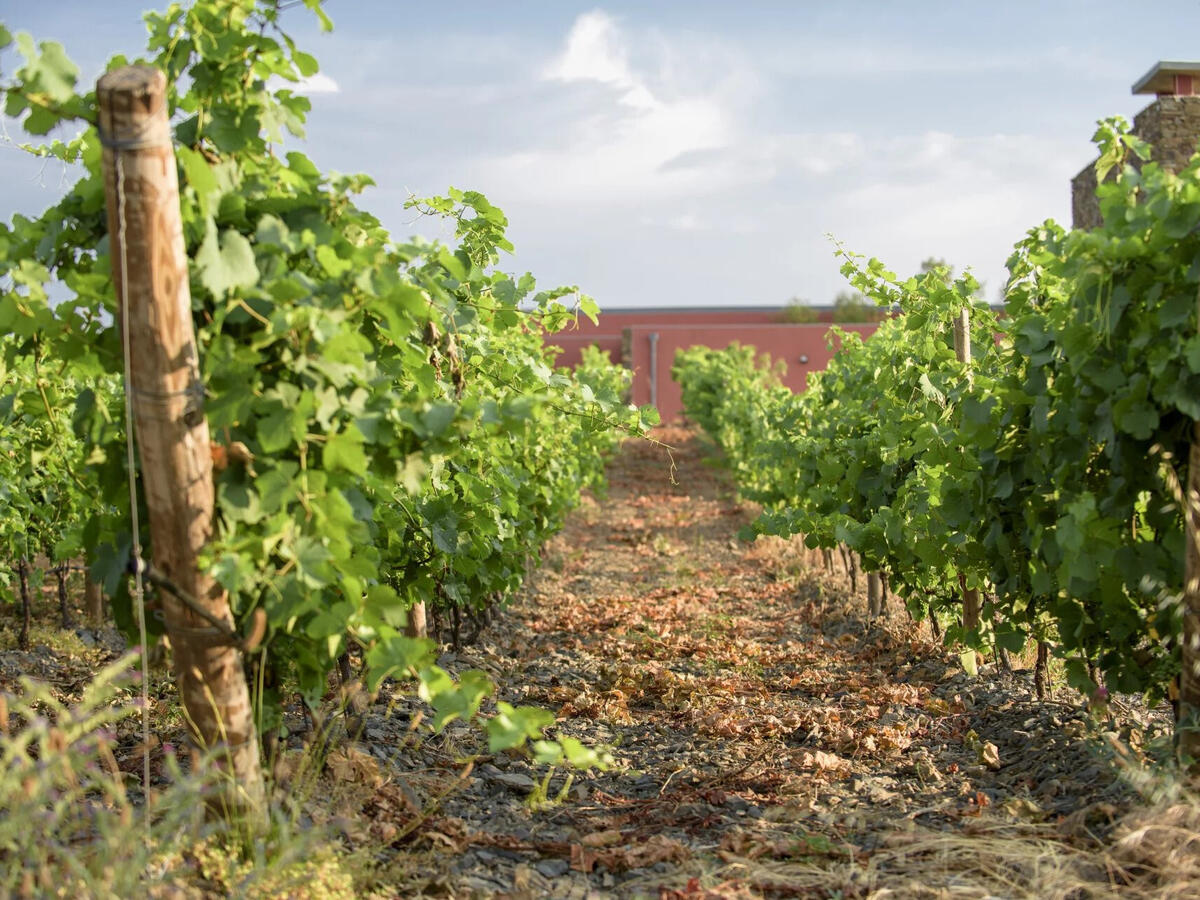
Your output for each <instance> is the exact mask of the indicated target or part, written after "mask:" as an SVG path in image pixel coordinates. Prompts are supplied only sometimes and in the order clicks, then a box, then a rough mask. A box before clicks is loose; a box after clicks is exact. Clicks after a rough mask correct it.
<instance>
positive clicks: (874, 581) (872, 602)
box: [867, 572, 883, 619]
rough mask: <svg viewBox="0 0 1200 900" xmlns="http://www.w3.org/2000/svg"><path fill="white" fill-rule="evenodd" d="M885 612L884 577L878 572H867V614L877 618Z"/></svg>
mask: <svg viewBox="0 0 1200 900" xmlns="http://www.w3.org/2000/svg"><path fill="white" fill-rule="evenodd" d="M882 613H883V579H882V578H880V577H879V573H878V572H868V573H867V616H868V617H870V618H872V619H875V618H878V617H879V616H880V615H881V614H882Z"/></svg>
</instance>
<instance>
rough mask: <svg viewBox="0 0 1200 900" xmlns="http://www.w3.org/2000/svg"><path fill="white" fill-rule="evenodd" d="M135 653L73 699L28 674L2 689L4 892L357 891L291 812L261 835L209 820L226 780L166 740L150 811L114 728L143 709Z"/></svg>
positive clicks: (334, 852)
mask: <svg viewBox="0 0 1200 900" xmlns="http://www.w3.org/2000/svg"><path fill="white" fill-rule="evenodd" d="M133 660H134V657H133V656H132V655H127V656H126V657H124V658H123V659H121V660H119V661H118V662H117V663H114V664H112V665H110V666H108V667H106V668H104V669H102V670H100V671H99V672H97V673H96V674H95V677H94V678H93V679H92V680H91V681H90V682H89V683H88V684H87V686H86V687H85V688H84V689H83V692H82V696H81V697H80V699H79V700H78V701H76V702H72V703H66V702H63V701H62V700H60V699H59V698H58V697H56V695H55V693H54V692H53V691H52V690H51V688H50V687H49V686H48V685H46V684H44V683H40V682H37V681H34V680H32V679H23V680H22V690H21V692H20V693H19V694H17V695H15V696H14V695H4V694H0V897H50V896H57V897H98V898H108V897H113V898H118V897H134V896H147V897H172V898H175V897H179V898H183V897H224V896H239V897H296V898H303V897H313V898H316V897H321V898H351V897H354V896H356V893H355V891H354V882H353V879H352V878H351V876H350V874H349V872H348V871H347V869H346V866H345V865H344V862H345V861H344V860H343V859H342V858H341V854H340V852H339V848H338V845H336V844H331V843H329V840H328V835H327V834H326V833H324V832H322V831H321V830H319V829H310V830H307V831H305V830H301V829H300V828H298V827H297V822H296V820H295V819H294V818H292V817H289V816H287V815H284V814H276V815H274V817H273V819H272V822H271V826H270V828H269V830H268V831H266V832H259V833H254V834H250V833H247V832H245V831H243V830H242V829H240V828H239V827H237V825H236V824H231V823H226V822H211V821H210V822H206V821H204V820H203V818H202V810H203V809H204V806H205V804H204V798H206V797H209V796H212V795H213V793H214V792H215V791H220V790H222V786H221V785H218V784H213V783H212V782H211V780H210V781H208V782H205V781H204V780H202V779H200V778H199V777H197V776H195V775H193V774H190V773H189V772H187V771H186V770H185V768H184V767H183V766H181V765H180V764H178V763H177V762H176V760H175V758H174V756H173V755H172V754H171V753H170V752H166V753H163V752H162V751H163V749H164V748H162V747H159V748H156V749H157V751H158V756H159V760H158V762H159V765H160V766H161V769H162V772H163V774H165V775H167V776H168V777H169V780H168V781H166V782H165V784H164V786H163V787H162V789H161V790H156V791H155V792H154V795H153V798H152V803H151V807H150V815H147V814H146V806H145V804H144V802H143V800H142V797H141V789H140V765H139V764H137V761H138V760H140V751H138V752H137V753H135V754H134V756H135V759H134V760H133V763H134V764H133V765H131V764H130V759H128V758H126V754H124V753H123V752H122V749H121V745H120V741H119V739H118V737H117V732H118V731H119V730H128V728H127V726H126V723H127V721H128V720H129V719H131V718H133V717H135V715H136V710H135V708H134V706H133V704H132V692H131V691H130V689H129V672H130V668H131V664H132V663H133ZM203 768H204V770H205V771H208V772H213V771H214V770H215V767H211V766H206V767H203ZM131 770H132V771H131ZM212 777H213V776H211V775H210V776H209V778H210V779H211V778H212Z"/></svg>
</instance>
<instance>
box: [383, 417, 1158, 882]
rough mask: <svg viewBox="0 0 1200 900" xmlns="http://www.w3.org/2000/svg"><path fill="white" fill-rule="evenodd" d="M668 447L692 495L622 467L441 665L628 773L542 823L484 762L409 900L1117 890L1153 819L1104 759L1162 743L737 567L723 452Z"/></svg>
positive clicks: (659, 475) (518, 773) (898, 616)
mask: <svg viewBox="0 0 1200 900" xmlns="http://www.w3.org/2000/svg"><path fill="white" fill-rule="evenodd" d="M660 436H661V438H662V439H663V440H664V441H667V442H669V443H671V444H673V445H675V446H676V447H678V448H679V449H678V451H677V452H676V454H675V464H676V466H677V470H676V472H675V483H674V484H672V483H671V480H670V474H671V467H670V463H669V462H668V460H667V459H666V457H665V455H664V454H663V453H662V452H661V451H660V450H656V449H655V448H653V447H651V446H650V445H648V444H646V443H630V444H627V445H626V447H625V449H624V451H623V452H622V453H621V454H620V456H619V457H618V458H617V459H616V460H615V461H614V464H613V466H612V470H611V488H610V491H609V494H608V496H607V497H606V498H603V499H600V500H596V501H592V500H589V501H588V502H587V503H586V504H585V505H584V507H583V508H582V509H581V510H579V511H578V512H577V514H576V515H575V516H573V518H572V519H571V522H570V523H569V525H568V527H567V528H566V530H565V531H564V532H563V533H562V535H560V537H559V538H557V539H556V541H555V542H554V543H553V545H552V546H551V548H550V550H549V553H548V555H547V559H546V563H545V565H544V566H543V568H542V569H541V570H540V572H539V573H538V574H537V576H536V577H535V578H534V580H533V582H532V585H531V589H530V591H529V594H528V597H527V598H526V600H525V601H524V602H523V603H521V604H518V605H517V606H515V607H514V608H512V609H511V610H509V612H508V613H507V614H506V615H505V617H504V618H503V620H502V621H501V622H500V624H499V625H498V626H497V627H496V628H494V629H492V630H491V631H489V632H488V633H487V634H486V635H485V637H484V640H483V642H482V643H481V644H480V645H479V646H477V647H473V648H470V649H468V650H464V651H463V652H462V653H459V654H457V655H454V654H451V655H449V656H448V657H447V659H446V662H447V664H449V665H450V666H451V667H455V668H457V667H466V666H474V667H482V668H484V669H486V670H488V671H489V672H491V673H492V674H493V675H494V676H495V677H496V678H497V680H498V681H499V682H500V684H501V685H502V689H501V696H502V698H503V699H505V700H507V701H508V702H512V703H518V702H520V703H531V704H536V705H540V706H543V707H546V708H549V709H552V710H555V711H556V712H557V714H558V717H559V725H558V728H559V732H560V734H564V735H571V736H575V737H578V738H581V739H583V740H585V741H588V742H598V743H607V744H610V745H612V746H613V747H614V755H615V757H616V760H617V762H618V763H619V768H617V769H615V770H613V771H611V772H608V773H603V774H599V775H590V776H585V777H581V778H578V779H576V780H575V782H574V784H573V785H572V786H571V788H570V789H569V790H568V791H566V792H565V794H564V795H563V796H562V797H561V800H560V801H559V802H549V803H545V804H543V808H541V809H539V810H534V809H531V807H532V806H536V805H537V803H536V802H534V803H531V802H530V794H531V792H534V791H535V780H534V779H535V778H536V777H537V772H536V771H534V770H533V769H532V768H530V767H529V765H528V764H527V763H526V762H525V761H523V760H520V759H516V758H509V757H507V756H502V757H499V758H496V759H489V760H487V761H486V762H483V763H482V764H481V765H479V766H477V767H476V768H475V769H474V770H473V771H472V772H471V774H470V776H469V778H468V779H466V780H465V781H463V782H460V783H459V787H458V789H457V790H455V791H454V792H452V793H450V794H449V795H448V796H447V798H446V799H445V801H444V802H443V804H442V807H441V810H440V813H439V818H436V819H432V820H430V821H429V822H428V823H427V825H426V826H425V829H424V831H423V832H422V833H421V836H420V839H419V840H417V841H416V842H415V843H412V842H411V841H410V843H408V844H406V845H405V848H406V849H405V850H404V852H402V853H401V854H400V855H399V856H398V857H397V858H396V859H395V860H394V861H393V862H394V865H395V868H394V870H393V871H394V872H396V873H397V877H400V873H401V872H403V873H404V874H403V880H404V885H405V887H404V890H405V891H406V892H411V893H423V894H428V895H435V894H440V895H443V896H445V895H447V894H448V895H452V896H492V895H500V894H504V895H509V896H514V897H516V896H521V897H543V896H545V897H601V896H622V897H624V896H628V897H643V896H644V897H685V896H686V897H691V896H713V897H717V896H720V897H741V896H746V897H750V896H764V895H767V896H868V895H878V896H884V895H888V894H889V892H895V893H891V894H890V895H891V896H951V895H953V896H956V897H959V896H968V897H969V896H979V897H982V896H986V895H987V894H988V893H989V892H992V893H996V894H1000V895H1004V896H1026V895H1029V896H1034V895H1040V896H1053V895H1054V893H1055V891H1054V890H1051V889H1050V888H1051V886H1052V884H1054V883H1057V882H1055V881H1054V878H1051V879H1050V880H1049V881H1047V878H1048V876H1047V874H1046V872H1047V871H1049V872H1052V873H1057V874H1056V875H1055V876H1054V877H1055V878H1057V879H1058V881H1061V882H1062V884H1063V885H1064V886H1069V884H1070V883H1072V880H1074V881H1079V880H1081V879H1082V880H1083V881H1089V880H1093V879H1099V880H1100V881H1106V880H1107V876H1106V875H1105V873H1104V869H1103V861H1101V860H1100V859H1099V857H1096V856H1095V855H1094V854H1095V849H1096V846H1097V845H1096V843H1095V842H1094V839H1093V837H1092V836H1093V835H1094V834H1097V833H1103V832H1104V831H1105V830H1106V829H1107V828H1108V827H1109V826H1110V825H1111V823H1112V822H1113V821H1114V820H1115V818H1116V817H1117V816H1118V815H1119V814H1120V813H1121V812H1123V811H1124V810H1125V809H1126V808H1128V807H1129V806H1130V805H1132V804H1134V803H1136V802H1137V801H1136V799H1135V794H1134V792H1133V791H1132V790H1131V789H1130V788H1129V787H1128V785H1127V782H1126V780H1125V779H1123V778H1122V777H1121V776H1120V774H1119V772H1118V769H1119V767H1118V766H1117V765H1116V764H1115V763H1114V755H1115V751H1114V750H1113V749H1111V746H1110V743H1111V742H1106V741H1105V740H1103V739H1102V738H1101V737H1100V734H1101V732H1103V731H1106V730H1107V731H1109V735H1110V738H1121V739H1124V740H1125V741H1129V740H1130V739H1131V737H1132V740H1133V742H1134V744H1135V745H1136V744H1138V742H1139V741H1141V740H1144V739H1145V736H1146V734H1147V733H1148V734H1153V732H1154V729H1155V728H1156V727H1157V726H1156V725H1155V723H1154V722H1148V721H1147V718H1146V716H1145V715H1144V714H1143V713H1138V712H1137V711H1136V710H1132V709H1122V710H1119V712H1120V713H1121V715H1119V716H1117V717H1116V718H1110V719H1108V720H1104V719H1101V718H1098V717H1094V716H1090V715H1089V714H1088V713H1086V712H1085V711H1084V710H1083V709H1082V708H1081V705H1080V703H1079V702H1078V701H1077V698H1076V696H1075V695H1074V694H1071V695H1070V696H1068V692H1067V691H1065V690H1064V691H1062V692H1060V697H1061V700H1059V701H1057V702H1050V703H1046V704H1041V703H1038V702H1037V701H1036V700H1034V699H1033V696H1032V688H1033V685H1032V671H1031V669H1030V668H1028V667H1027V668H1025V669H1024V670H1022V669H1020V668H1018V671H1017V672H1016V674H1015V675H1005V674H1001V673H999V672H997V671H995V668H994V667H992V666H987V665H985V666H984V667H983V669H982V670H981V674H980V676H979V677H976V678H968V677H967V676H966V675H965V674H964V673H962V672H961V669H960V668H959V666H958V665H957V662H956V661H955V660H954V659H953V658H952V657H951V656H949V655H948V654H946V653H945V652H944V651H942V650H941V648H940V647H938V646H937V645H935V644H933V643H932V642H931V641H929V639H928V637H927V632H924V631H920V630H918V629H917V628H915V627H914V626H912V625H911V624H910V623H909V622H908V619H907V616H906V615H905V614H904V613H903V611H902V610H899V609H898V608H897V606H898V604H897V601H896V600H895V599H894V598H893V599H892V601H891V604H892V613H891V617H890V618H889V619H888V620H887V621H886V622H884V623H881V624H875V625H872V626H869V625H867V624H866V623H865V622H864V620H863V618H862V614H863V613H864V612H865V598H864V597H858V596H851V592H850V588H849V583H848V581H847V579H846V578H845V576H843V575H842V574H840V572H835V573H828V572H825V571H824V570H823V569H822V568H820V567H819V566H817V567H812V566H810V565H809V561H808V560H806V559H805V555H806V554H804V552H803V551H802V550H800V549H798V548H796V547H795V545H788V544H784V543H783V542H782V541H775V542H767V543H765V544H764V542H762V541H760V542H759V543H757V544H755V545H746V544H742V543H739V542H738V541H737V540H736V539H735V537H734V536H735V534H736V532H737V529H738V527H739V526H740V525H742V524H744V523H745V522H747V521H749V519H750V517H751V513H750V512H749V511H748V510H747V509H745V508H743V507H742V506H741V505H739V503H738V502H737V500H736V497H735V495H734V491H733V489H732V487H731V485H730V483H729V480H728V479H727V478H726V477H725V475H724V473H722V472H721V471H720V470H719V469H717V468H715V467H714V465H713V464H712V462H711V461H710V460H708V459H707V456H708V453H709V452H710V451H708V450H707V449H706V448H705V447H703V446H702V445H701V444H700V442H699V441H698V439H697V438H696V436H695V435H694V434H693V433H692V432H690V431H685V430H682V429H674V430H664V431H663V433H662V434H661V435H660ZM815 561H819V560H815ZM1018 666H1019V664H1018ZM390 721H392V722H394V721H395V719H394V718H392V719H391V720H390ZM1147 726H1149V728H1148V731H1147V728H1146V727H1147ZM376 728H377V731H378V729H384V730H387V729H386V727H385V725H384V724H379V725H377V726H376ZM369 736H370V735H369ZM375 736H377V737H382V736H383V733H382V731H378V733H377V735H375ZM464 742H465V743H464ZM469 743H470V738H469V736H468V735H467V733H466V732H465V731H463V730H451V732H450V733H448V734H447V735H446V736H445V737H444V738H443V739H441V743H440V744H437V745H436V746H427V747H425V748H424V749H423V750H421V751H420V752H418V753H415V754H410V755H409V756H408V757H407V758H408V760H409V762H408V764H407V765H408V766H409V767H410V776H411V777H410V778H409V779H408V782H407V783H408V784H409V786H410V787H412V786H413V785H414V784H418V783H420V779H421V777H425V778H427V779H429V781H428V783H425V789H424V790H417V791H416V793H417V794H418V795H419V796H418V797H417V798H416V800H417V801H420V802H425V801H426V799H427V797H428V796H431V795H432V794H433V793H435V792H436V791H440V790H442V789H443V788H442V787H441V786H442V785H448V784H449V783H450V781H451V779H452V775H451V774H450V773H451V772H453V771H454V769H453V765H452V763H451V761H450V760H451V757H453V756H454V755H455V754H458V755H460V756H461V754H462V753H463V751H464V750H465V749H467V744H469ZM421 766H424V768H420V767H421ZM422 773H425V774H424V775H422ZM437 773H441V774H440V775H438V774H437ZM439 778H440V779H441V780H440V781H439V780H438V779H439ZM401 781H404V778H403V777H402V778H401ZM562 785H563V778H562V776H555V778H554V779H553V780H552V781H551V782H550V784H549V795H550V798H551V799H553V798H554V796H555V795H556V794H557V793H558V792H559V791H560V789H561V788H562ZM537 796H538V795H537V793H534V797H535V800H536V798H537ZM447 850H451V851H452V852H451V853H447ZM425 851H427V852H425ZM1109 862H1111V860H1110V861H1109ZM1063 890H1064V891H1065V890H1066V887H1064V888H1063Z"/></svg>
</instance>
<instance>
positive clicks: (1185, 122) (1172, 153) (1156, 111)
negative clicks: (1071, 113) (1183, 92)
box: [1071, 95, 1200, 228]
mask: <svg viewBox="0 0 1200 900" xmlns="http://www.w3.org/2000/svg"><path fill="white" fill-rule="evenodd" d="M1133 133H1134V134H1136V135H1137V136H1138V137H1140V138H1141V139H1142V140H1144V141H1146V142H1148V143H1149V144H1150V145H1151V147H1152V148H1153V156H1152V158H1153V159H1154V161H1155V162H1157V163H1159V164H1160V165H1161V166H1162V167H1163V168H1165V169H1169V170H1171V171H1172V172H1178V171H1179V170H1180V169H1182V168H1183V167H1184V166H1186V165H1187V163H1188V160H1190V159H1191V158H1192V154H1193V153H1195V152H1196V144H1197V142H1198V141H1200V97H1197V96H1193V97H1176V96H1171V95H1167V96H1163V97H1159V98H1158V99H1157V100H1155V101H1154V102H1153V103H1151V104H1150V105H1149V106H1147V107H1146V108H1145V109H1143V110H1142V111H1141V112H1140V113H1138V114H1137V115H1136V116H1134V119H1133ZM1133 162H1134V165H1137V164H1138V160H1134V161H1133ZM1110 177H1111V176H1110ZM1071 224H1072V225H1073V226H1074V227H1075V228H1095V227H1096V226H1098V225H1100V224H1101V219H1100V205H1099V204H1098V203H1097V202H1096V168H1095V164H1094V163H1093V164H1090V165H1088V166H1087V167H1086V168H1085V169H1084V170H1083V171H1082V172H1080V173H1079V174H1078V175H1076V176H1075V177H1074V178H1072V179H1071Z"/></svg>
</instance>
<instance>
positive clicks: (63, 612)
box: [54, 564, 75, 630]
mask: <svg viewBox="0 0 1200 900" xmlns="http://www.w3.org/2000/svg"><path fill="white" fill-rule="evenodd" d="M54 575H55V578H56V579H57V581H58V615H59V619H60V622H59V624H60V625H61V626H62V627H63V630H66V629H69V628H74V627H75V622H74V621H72V619H71V605H70V603H69V601H68V600H67V568H66V565H65V564H64V565H60V566H59V567H58V568H57V569H55V571H54Z"/></svg>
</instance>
